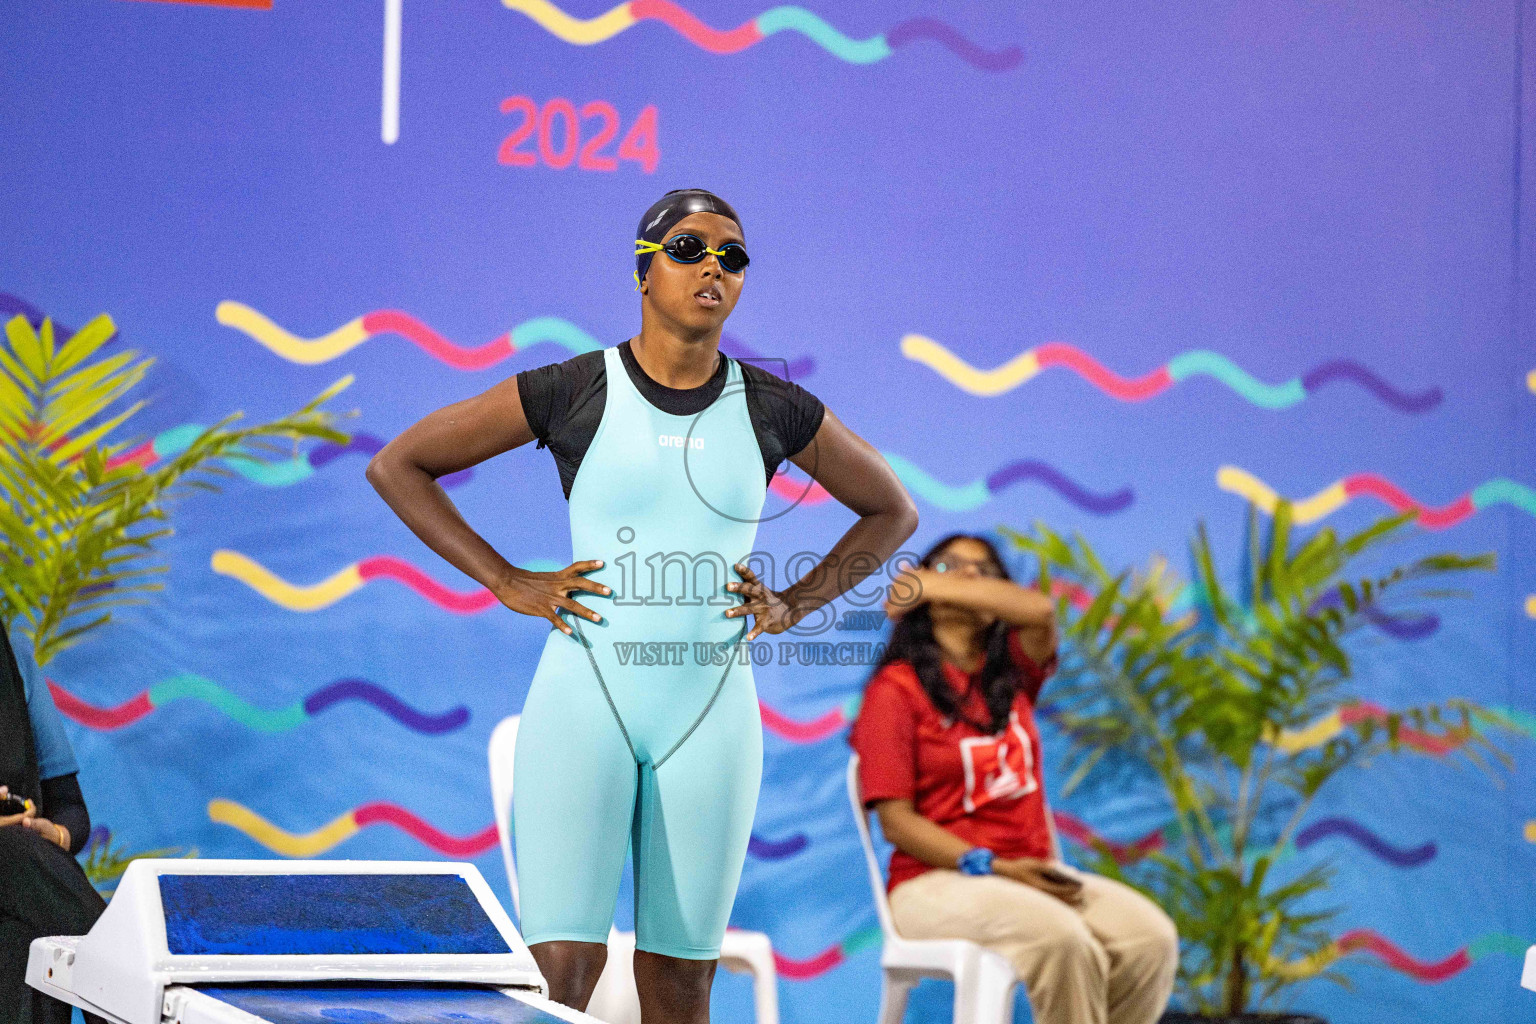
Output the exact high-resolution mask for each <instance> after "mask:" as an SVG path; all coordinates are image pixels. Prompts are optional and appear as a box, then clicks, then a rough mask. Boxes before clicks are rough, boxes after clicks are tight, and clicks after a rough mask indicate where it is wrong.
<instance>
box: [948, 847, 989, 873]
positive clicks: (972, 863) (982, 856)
mask: <svg viewBox="0 0 1536 1024" xmlns="http://www.w3.org/2000/svg"><path fill="white" fill-rule="evenodd" d="M955 866H956V867H958V868H959V869H960V873H961V874H963V875H990V874H991V873H992V851H991V850H989V849H987V848H986V847H985V846H975V847H972V848H971V849H969V850H966V851H965V853H964V854H963V855H962V856H961V857H960V862H959V863H958V864H956V865H955Z"/></svg>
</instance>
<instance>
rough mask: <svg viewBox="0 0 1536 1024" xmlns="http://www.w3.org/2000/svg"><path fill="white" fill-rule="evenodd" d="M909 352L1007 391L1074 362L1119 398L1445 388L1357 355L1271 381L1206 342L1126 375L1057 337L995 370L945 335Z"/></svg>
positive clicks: (1430, 393) (1430, 397) (1412, 402)
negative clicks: (1335, 387)
mask: <svg viewBox="0 0 1536 1024" xmlns="http://www.w3.org/2000/svg"><path fill="white" fill-rule="evenodd" d="M901 354H902V355H904V356H906V357H907V358H908V359H911V360H912V361H913V362H918V363H922V364H923V365H925V366H927V367H929V368H930V369H932V370H933V371H934V372H935V373H937V374H938V375H939V376H941V377H943V378H944V379H945V380H947V381H949V382H950V383H951V384H953V385H954V386H955V387H957V388H959V389H960V390H962V391H966V392H969V393H970V394H973V395H981V396H983V397H992V396H995V395H1001V394H1004V393H1006V392H1008V391H1012V390H1013V389H1014V388H1016V387H1018V386H1019V385H1021V384H1025V383H1027V382H1028V381H1030V380H1032V379H1033V378H1034V377H1036V376H1037V375H1038V374H1039V373H1040V372H1041V371H1042V370H1048V369H1051V368H1052V367H1061V368H1063V369H1068V370H1071V371H1072V372H1074V373H1076V374H1077V375H1078V376H1079V377H1082V378H1083V379H1084V380H1086V381H1087V382H1088V383H1090V384H1092V385H1093V386H1094V387H1096V388H1098V389H1099V390H1100V391H1102V392H1104V393H1105V394H1106V395H1108V396H1109V397H1111V398H1114V399H1117V400H1119V401H1121V402H1144V401H1146V400H1147V399H1149V398H1153V397H1155V396H1157V395H1160V394H1162V393H1163V392H1164V391H1167V390H1168V389H1169V388H1171V387H1173V386H1174V385H1175V384H1178V383H1180V382H1181V381H1185V380H1188V379H1190V378H1191V377H1211V378H1214V379H1215V380H1218V381H1220V382H1221V383H1223V384H1225V385H1226V386H1227V387H1229V388H1231V389H1232V390H1233V391H1234V392H1236V393H1237V394H1238V395H1239V396H1240V397H1241V398H1243V399H1244V400H1245V401H1247V402H1249V403H1251V404H1253V405H1256V406H1258V407H1259V408H1261V409H1289V408H1290V407H1291V406H1293V405H1297V404H1299V403H1300V402H1302V401H1304V400H1305V399H1306V398H1307V397H1308V396H1309V395H1311V394H1312V393H1313V392H1315V391H1317V390H1319V389H1320V388H1322V387H1324V386H1326V385H1328V384H1331V383H1333V382H1334V381H1348V382H1350V383H1352V384H1355V385H1358V386H1359V387H1361V388H1364V389H1365V390H1366V391H1368V392H1370V393H1371V394H1372V395H1375V396H1376V397H1377V398H1378V399H1380V400H1381V401H1382V402H1384V403H1385V404H1387V405H1389V406H1391V407H1392V408H1394V409H1396V410H1397V411H1399V412H1405V413H1422V412H1426V411H1428V410H1430V409H1433V408H1434V407H1435V406H1437V405H1439V404H1440V402H1441V401H1442V400H1443V399H1444V395H1443V394H1442V393H1441V391H1440V389H1439V388H1430V389H1429V390H1427V391H1420V392H1418V393H1415V394H1408V393H1405V392H1402V391H1399V390H1397V389H1396V388H1394V387H1392V386H1391V385H1390V384H1388V383H1386V382H1385V381H1383V380H1382V379H1381V378H1380V377H1378V376H1377V375H1376V374H1375V373H1373V372H1371V371H1370V370H1368V369H1366V368H1365V367H1363V366H1361V365H1360V364H1359V363H1356V362H1354V361H1352V360H1349V359H1336V360H1334V361H1332V362H1328V363H1323V364H1322V365H1320V366H1317V367H1315V368H1313V369H1311V370H1309V371H1307V373H1306V374H1305V375H1303V376H1301V377H1296V378H1293V379H1291V380H1288V381H1286V382H1285V383H1283V384H1266V383H1264V382H1263V381H1261V380H1259V379H1258V378H1256V377H1254V376H1253V375H1252V374H1250V373H1249V372H1248V371H1247V370H1244V369H1243V368H1242V367H1240V366H1238V365H1237V364H1236V363H1234V362H1232V360H1230V359H1228V358H1227V357H1226V356H1224V355H1221V354H1220V353H1218V352H1208V351H1204V350H1198V351H1193V352H1185V353H1183V354H1182V355H1177V356H1174V357H1173V358H1172V359H1170V360H1169V361H1168V363H1167V364H1166V365H1165V366H1162V367H1160V368H1159V369H1156V370H1153V371H1152V372H1151V373H1148V374H1146V375H1144V376H1141V377H1135V378H1127V377H1122V376H1120V375H1119V374H1118V373H1115V372H1114V371H1113V370H1110V369H1108V368H1106V367H1105V366H1104V364H1102V363H1100V362H1099V361H1098V360H1097V359H1094V358H1093V357H1092V356H1090V355H1088V354H1087V353H1086V352H1084V351H1083V350H1082V349H1080V348H1077V347H1076V346H1074V345H1068V344H1066V343H1064V342H1059V341H1054V342H1050V343H1048V344H1045V345H1039V346H1037V347H1035V348H1032V349H1028V350H1027V351H1025V352H1021V353H1020V354H1018V355H1016V356H1014V357H1013V358H1012V359H1010V360H1009V361H1008V362H1006V363H1004V364H1003V365H1001V366H999V367H996V368H995V369H991V370H979V369H977V368H976V367H974V366H972V365H971V364H970V363H968V362H966V361H965V360H964V359H961V358H960V357H959V356H957V355H955V354H954V353H953V352H951V351H950V350H949V349H948V348H945V347H944V346H943V345H941V344H940V343H939V342H937V341H934V340H933V339H932V338H929V337H925V336H924V335H921V334H908V335H906V336H905V337H903V338H902V339H901Z"/></svg>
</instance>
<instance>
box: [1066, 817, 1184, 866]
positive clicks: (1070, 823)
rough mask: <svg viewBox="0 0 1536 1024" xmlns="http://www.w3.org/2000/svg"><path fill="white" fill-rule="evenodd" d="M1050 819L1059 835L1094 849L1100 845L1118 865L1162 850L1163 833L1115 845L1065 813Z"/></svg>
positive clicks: (1153, 833)
mask: <svg viewBox="0 0 1536 1024" xmlns="http://www.w3.org/2000/svg"><path fill="white" fill-rule="evenodd" d="M1051 818H1052V820H1054V821H1055V822H1056V827H1057V828H1058V829H1059V830H1060V831H1061V834H1062V835H1064V836H1066V837H1067V838H1068V839H1070V840H1072V841H1073V842H1074V843H1078V844H1080V845H1082V846H1087V847H1090V848H1096V847H1098V846H1100V845H1102V846H1103V847H1104V848H1105V849H1107V850H1108V851H1109V855H1110V856H1111V857H1113V858H1115V860H1116V862H1118V863H1120V864H1129V863H1132V862H1135V861H1138V860H1140V859H1141V858H1143V857H1145V856H1146V855H1147V854H1149V853H1152V852H1153V851H1154V850H1161V849H1162V848H1163V842H1164V840H1163V831H1162V829H1158V830H1156V831H1155V832H1148V833H1147V834H1146V835H1144V836H1142V837H1141V838H1140V839H1137V840H1135V841H1134V842H1130V843H1117V842H1115V841H1113V840H1111V839H1105V838H1104V837H1103V836H1101V835H1099V833H1098V832H1096V831H1094V829H1093V826H1091V825H1089V824H1088V823H1087V822H1086V821H1083V820H1082V819H1080V818H1075V817H1073V816H1072V815H1070V814H1068V813H1066V812H1065V811H1052V812H1051Z"/></svg>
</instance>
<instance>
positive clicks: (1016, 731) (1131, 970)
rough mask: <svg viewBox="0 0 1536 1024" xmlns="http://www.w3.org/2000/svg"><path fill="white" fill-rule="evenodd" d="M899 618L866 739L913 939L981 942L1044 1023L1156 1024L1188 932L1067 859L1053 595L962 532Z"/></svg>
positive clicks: (935, 558)
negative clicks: (1056, 830)
mask: <svg viewBox="0 0 1536 1024" xmlns="http://www.w3.org/2000/svg"><path fill="white" fill-rule="evenodd" d="M886 613H887V614H888V615H890V616H891V618H892V619H894V620H895V622H896V625H895V628H894V630H893V632H892V635H891V639H890V643H889V646H888V648H887V651H886V655H885V658H884V660H883V661H882V662H881V663H880V665H878V666H877V667H876V669H875V672H874V674H873V676H872V678H871V679H870V681H869V684H868V687H867V688H866V690H865V692H864V702H863V706H862V708H861V709H860V711H859V716H858V720H857V721H856V722H854V725H853V729H852V732H851V734H850V736H849V742H850V743H852V745H853V747H854V749H855V750H857V751H858V754H859V783H860V786H861V788H862V791H863V795H864V802H865V806H866V807H873V808H874V810H875V812H876V814H877V815H878V816H879V818H880V827H881V829H882V830H883V831H884V833H885V837H886V838H887V839H888V840H890V842H891V843H893V844H895V846H896V850H895V852H894V853H893V854H892V855H891V864H890V871H889V875H888V879H887V887H888V889H889V892H890V901H891V914H892V916H893V917H894V918H895V923H896V929H897V931H898V932H900V933H901V934H902V935H903V936H904V937H906V938H909V939H969V940H971V941H972V942H976V943H979V944H981V945H983V946H986V947H987V948H989V949H992V950H994V951H995V952H997V953H999V954H1001V955H1002V956H1003V957H1005V958H1006V959H1007V960H1008V961H1009V962H1011V963H1012V964H1013V966H1014V970H1015V971H1016V972H1017V974H1018V977H1019V980H1021V981H1022V982H1023V983H1024V987H1025V990H1026V992H1027V993H1028V996H1029V1002H1030V1006H1031V1007H1032V1008H1033V1010H1034V1014H1035V1020H1036V1022H1037V1024H1152V1022H1154V1021H1156V1020H1157V1019H1158V1017H1159V1016H1160V1015H1161V1013H1162V1011H1163V1007H1164V1006H1165V1004H1166V1003H1167V1001H1168V996H1169V994H1170V993H1171V991H1172V989H1173V978H1174V972H1175V970H1176V968H1177V965H1178V936H1177V934H1176V933H1175V931H1174V926H1173V922H1172V921H1170V920H1169V919H1168V915H1166V914H1164V913H1163V911H1162V910H1160V909H1159V908H1158V907H1157V906H1156V905H1155V904H1153V903H1152V902H1151V901H1150V900H1148V899H1147V898H1146V897H1145V896H1142V895H1141V894H1140V893H1138V892H1136V891H1135V890H1134V889H1131V888H1129V887H1127V886H1125V885H1122V884H1120V883H1119V882H1116V881H1113V880H1111V879H1108V878H1104V877H1101V876H1098V875H1092V874H1087V873H1084V872H1080V871H1077V870H1076V869H1074V868H1071V867H1069V866H1067V865H1065V864H1062V863H1061V862H1060V861H1059V860H1057V859H1056V857H1055V839H1054V834H1053V832H1052V830H1051V825H1050V820H1049V817H1048V813H1049V812H1048V810H1047V807H1046V800H1045V784H1044V781H1043V778H1042V775H1041V770H1040V760H1041V754H1040V737H1039V733H1038V731H1037V729H1036V727H1035V719H1034V702H1035V698H1036V696H1037V695H1038V694H1039V692H1040V687H1041V684H1042V683H1044V682H1045V679H1046V677H1047V676H1048V675H1050V673H1051V671H1052V670H1053V669H1054V668H1055V664H1056V630H1055V622H1054V614H1053V607H1052V602H1051V600H1050V598H1048V597H1046V596H1045V595H1044V594H1042V593H1040V592H1039V591H1038V590H1032V589H1027V588H1024V587H1021V586H1019V585H1017V584H1016V583H1014V582H1012V580H1011V579H1010V578H1009V576H1008V572H1007V569H1006V568H1005V567H1004V566H1003V563H1002V559H1001V558H1000V557H999V556H998V553H997V550H996V548H994V547H993V546H992V544H991V543H990V542H988V541H986V540H984V539H982V538H980V537H972V536H967V535H962V534H956V535H952V536H949V537H946V538H944V539H943V540H941V541H939V542H938V544H936V545H935V546H934V547H933V549H932V550H931V551H929V552H928V554H927V555H925V556H923V559H922V561H921V563H920V564H919V566H918V567H917V568H914V569H909V570H907V571H906V572H905V573H903V574H902V575H901V576H898V577H897V578H896V580H895V581H894V583H893V585H892V587H891V591H890V595H889V597H888V599H887V601H886Z"/></svg>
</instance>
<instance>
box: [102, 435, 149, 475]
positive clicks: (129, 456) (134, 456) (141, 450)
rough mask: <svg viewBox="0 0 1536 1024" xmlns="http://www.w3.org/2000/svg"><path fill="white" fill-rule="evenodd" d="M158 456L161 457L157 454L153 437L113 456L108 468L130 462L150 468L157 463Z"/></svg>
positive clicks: (114, 467)
mask: <svg viewBox="0 0 1536 1024" xmlns="http://www.w3.org/2000/svg"><path fill="white" fill-rule="evenodd" d="M158 458H160V456H159V455H157V454H155V442H154V441H153V440H152V439H151V440H149V441H145V442H144V443H143V444H141V445H136V446H135V447H133V448H130V449H128V450H127V451H125V452H120V453H118V454H117V455H114V456H112V457H111V458H110V459H108V460H107V468H108V469H116V468H117V467H118V466H122V465H125V464H127V463H129V462H137V463H138V464H139V465H140V466H142V467H144V468H145V469H148V468H149V467H150V466H153V465H154V464H155V460H157V459H158Z"/></svg>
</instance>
